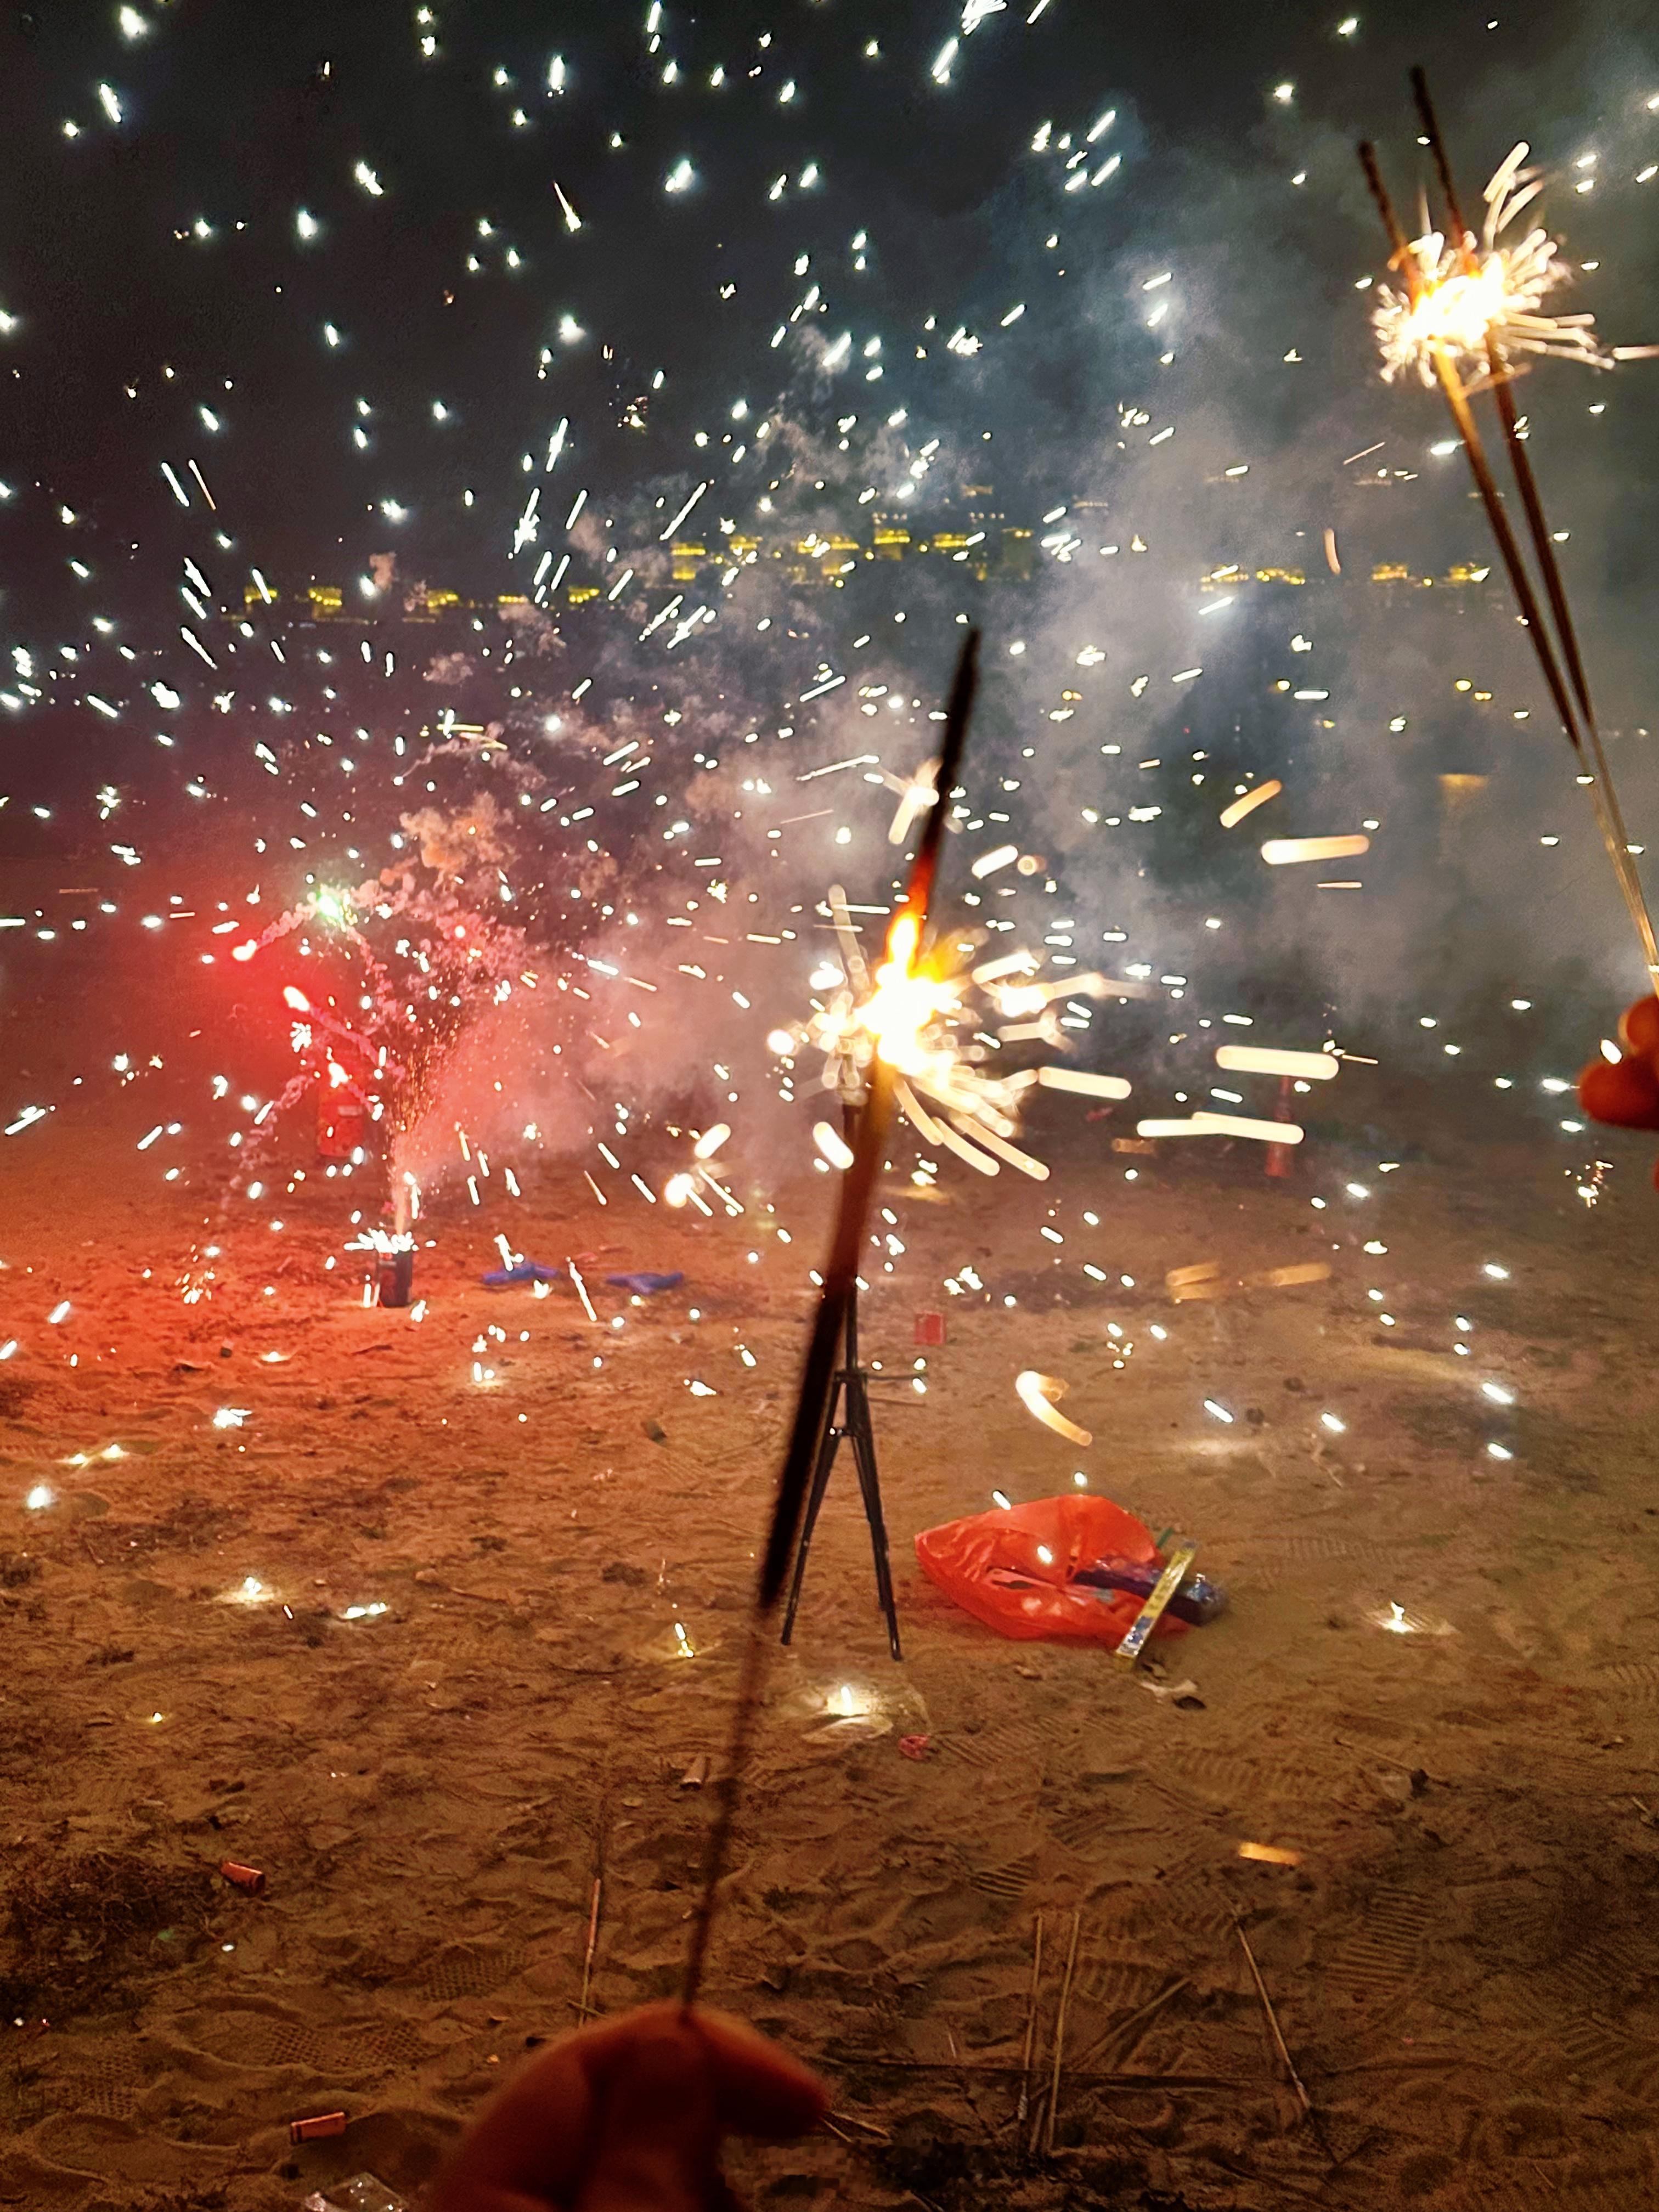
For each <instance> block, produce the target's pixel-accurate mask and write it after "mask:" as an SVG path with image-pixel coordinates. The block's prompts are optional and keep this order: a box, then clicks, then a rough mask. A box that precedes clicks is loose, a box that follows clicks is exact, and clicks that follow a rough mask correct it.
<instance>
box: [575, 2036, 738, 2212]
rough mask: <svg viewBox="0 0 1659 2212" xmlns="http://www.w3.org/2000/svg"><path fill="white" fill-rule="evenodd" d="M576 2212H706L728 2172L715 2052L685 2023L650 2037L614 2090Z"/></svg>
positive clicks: (614, 2079)
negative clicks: (722, 2158)
mask: <svg viewBox="0 0 1659 2212" xmlns="http://www.w3.org/2000/svg"><path fill="white" fill-rule="evenodd" d="M595 2135H596V2141H595V2145H594V2151H593V2157H592V2164H591V2165H590V2166H589V2167H588V2171H587V2176H586V2181H585V2183H584V2185H583V2187H582V2189H581V2191H580V2194H579V2195H578V2197H577V2198H576V2212H705V2208H706V2207H707V2206H708V2204H709V2203H710V2202H711V2201H713V2200H714V2192H715V2188H716V2181H717V2177H718V2174H719V2171H720V2121H719V2118H718V2115H717V2112H716V2109H715V2098H714V2079H713V2075H712V2071H711V2069H710V2064H709V2059H708V2052H707V2051H706V2050H705V2049H704V2047H703V2045H702V2041H701V2039H699V2038H698V2036H697V2035H696V2033H695V2031H694V2030H692V2029H690V2028H689V2027H682V2026H681V2025H680V2024H679V2023H678V2021H665V2022H664V2023H663V2024H662V2026H661V2027H658V2028H656V2029H653V2030H652V2031H650V2032H648V2033H641V2034H640V2035H639V2036H638V2037H637V2038H636V2039H635V2041H634V2042H633V2043H632V2045H630V2046H629V2049H628V2050H627V2051H626V2052H625V2053H623V2055H622V2057H621V2058H620V2061H619V2063H618V2064H617V2069H616V2071H615V2072H614V2073H613V2074H612V2075H611V2081H609V2083H608V2084H607V2086H606V2089H605V2096H604V2101H603V2104H602V2106H601V2109H600V2113H599V2126H598V2128H597V2130H595Z"/></svg>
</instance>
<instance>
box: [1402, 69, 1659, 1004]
mask: <svg viewBox="0 0 1659 2212" xmlns="http://www.w3.org/2000/svg"><path fill="white" fill-rule="evenodd" d="M1425 96H1426V95H1425ZM1425 135H1430V136H1432V134H1429V133H1426V132H1425ZM1440 158H1441V159H1442V160H1443V158H1444V157H1443V152H1442V155H1441V156H1440ZM1359 161H1360V166H1361V167H1362V168H1363V169H1364V173H1365V181H1366V183H1367V185H1369V186H1370V192H1371V197H1372V198H1373V199H1374V200H1375V201H1376V207H1377V211H1378V213H1379V214H1380V215H1381V216H1382V218H1383V228H1384V229H1385V230H1386V231H1387V233H1388V236H1389V245H1390V246H1391V247H1392V249H1393V260H1394V263H1395V265H1397V266H1398V267H1399V269H1400V270H1401V273H1402V275H1403V276H1404V278H1405V281H1406V284H1407V289H1408V291H1409V293H1410V295H1411V296H1412V299H1413V302H1414V301H1416V300H1417V299H1418V298H1419V296H1420V295H1421V291H1422V289H1423V288H1422V279H1421V276H1420V272H1419V269H1418V265H1417V260H1416V257H1415V255H1413V252H1412V251H1411V246H1410V241H1409V240H1407V236H1406V234H1405V230H1404V228H1403V227H1402V225H1401V221H1400V218H1399V216H1398V215H1397V214H1396V213H1395V207H1394V203H1393V201H1392V200H1391V199H1390V197H1389V191H1388V187H1387V185H1385V184H1384V183H1383V176H1382V172H1381V170H1380V169H1379V167H1377V161H1376V148H1375V147H1374V146H1373V145H1371V144H1370V142H1369V141H1367V142H1366V143H1364V144H1362V145H1361V147H1360V149H1359ZM1445 176H1449V170H1446V171H1444V172H1443V178H1444V177H1445ZM1451 219H1452V221H1453V222H1454V223H1455V224H1456V223H1458V221H1459V219H1458V216H1457V215H1456V212H1455V207H1454V211H1453V214H1452V218H1451ZM1460 233H1461V225H1460ZM1465 235H1466V234H1465ZM1488 347H1489V356H1490V353H1491V352H1492V351H1493V350H1495V349H1492V347H1491V341H1490V339H1489V340H1488ZM1431 350H1432V352H1433V356H1434V364H1435V368H1436V370H1437V374H1438V375H1439V378H1440V384H1441V388H1442V390H1443V392H1444V393H1445V395H1446V403H1447V404H1448V406H1449V408H1450V410H1451V414H1452V420H1453V422H1455V425H1456V428H1457V432H1458V435H1459V437H1460V438H1461V439H1462V445H1463V450H1464V452H1465V453H1467V454H1468V462H1469V468H1470V471H1471V473H1472V474H1473V476H1474V481H1475V485H1476V488H1477V489H1478V490H1479V492H1480V499H1481V503H1482V505H1483V506H1484V507H1485V508H1486V519H1487V520H1488V521H1489V522H1490V523H1491V525H1492V536H1493V538H1495V539H1496V540H1497V544H1498V552H1499V554H1500V555H1501V556H1502V558H1503V562H1504V568H1505V570H1506V571H1507V573H1508V575H1509V580H1510V586H1511V588H1512V589H1513V591H1514V592H1515V596H1516V600H1517V602H1518V603H1519V605H1520V608H1521V614H1522V621H1523V622H1524V623H1525V625H1526V629H1527V635H1528V638H1529V639H1530V640H1531V642H1532V647H1533V651H1534V653H1535V655H1536V656H1537V659H1538V665H1539V667H1540V669H1541V671H1542V673H1543V677H1544V681H1545V684H1546V685H1547V689H1548V690H1549V695H1550V699H1551V702H1552V703H1553V706H1554V708H1555V711H1556V714H1557V716H1558V718H1559V720H1560V724H1561V727H1562V729H1563V730H1564V732H1565V734H1566V738H1567V742H1568V743H1569V744H1571V747H1572V749H1573V751H1574V752H1575V753H1576V754H1577V756H1578V758H1579V760H1580V763H1584V762H1585V759H1586V754H1585V744H1584V736H1583V731H1581V728H1580V726H1579V716H1578V714H1577V713H1576V712H1575V709H1574V705H1573V701H1572V698H1571V696H1570V695H1569V691H1568V687H1567V682H1566V679H1565V677H1564V676H1563V674H1562V671H1561V665H1560V662H1559V660H1558V659H1557V657H1556V651H1555V647H1554V644H1553V641H1552V639H1551V635H1550V633H1549V631H1548V629H1547V628H1546V626H1545V623H1544V616H1543V610H1542V608H1541V605H1540V604H1539V599H1538V594H1537V592H1536V590H1535V589H1534V585H1533V580H1532V578H1531V575H1530V574H1528V569H1527V567H1526V563H1525V562H1524V560H1523V558H1522V552H1521V547H1520V544H1519V543H1518V541H1517V540H1516V535H1515V532H1514V529H1513V527H1512V526H1511V525H1510V519H1509V516H1508V514H1507V513H1505V511H1504V504H1503V495H1502V494H1501V493H1500V492H1499V490H1498V483H1497V479H1496V478H1495V477H1493V475H1492V464H1491V462H1490V461H1489V460H1488V459H1487V458H1486V446H1485V443H1484V441H1482V439H1481V436H1480V430H1479V428H1478V427H1477V425H1476V423H1475V420H1474V412H1473V410H1472V409H1471V408H1470V406H1469V402H1468V393H1467V392H1465V391H1464V389H1463V385H1462V380H1461V379H1460V378H1459V376H1458V374H1457V370H1456V368H1455V365H1454V363H1453V362H1452V360H1451V358H1450V356H1449V353H1448V352H1447V351H1446V349H1445V348H1444V347H1443V346H1440V345H1434V346H1432V348H1431ZM1499 368H1500V370H1501V374H1500V375H1499V377H1498V380H1497V382H1498V389H1499V390H1502V391H1504V392H1506V393H1507V385H1508V374H1509V372H1508V370H1507V368H1504V366H1503V365H1502V363H1501V362H1500V363H1499ZM1510 419H1511V420H1512V404H1511V416H1510ZM1506 428H1507V424H1506ZM1517 453H1520V454H1521V457H1522V458H1521V460H1520V462H1519V463H1518V464H1517V465H1516V476H1517V480H1518V481H1521V480H1522V477H1521V472H1522V468H1523V467H1524V468H1525V469H1526V477H1525V479H1524V481H1523V482H1522V501H1523V504H1526V505H1527V507H1528V521H1529V523H1532V526H1533V535H1534V543H1535V544H1537V543H1538V541H1540V540H1541V541H1542V547H1543V548H1547V546H1548V544H1549V535H1548V532H1547V530H1546V529H1544V528H1543V527H1542V523H1543V513H1542V508H1541V506H1540V507H1538V509H1537V517H1536V520H1535V521H1534V520H1533V513H1532V509H1533V507H1534V504H1535V502H1536V500H1537V487H1536V483H1535V482H1534V481H1533V479H1532V477H1531V470H1530V466H1529V465H1528V464H1527V463H1526V461H1525V455H1524V451H1523V449H1522V445H1521V441H1520V440H1519V438H1518V436H1516V435H1510V454H1511V458H1513V457H1514V456H1515V455H1516V454H1517ZM1528 483H1530V484H1531V489H1532V499H1531V500H1530V501H1528V495H1527V489H1526V487H1527V484H1528ZM1539 561H1540V566H1541V568H1542V569H1543V571H1544V574H1545V577H1546V580H1547V582H1548V579H1549V578H1550V576H1551V575H1552V574H1554V576H1555V580H1556V589H1557V590H1558V591H1559V589H1560V582H1559V569H1558V568H1556V564H1555V562H1554V561H1553V556H1552V555H1549V554H1547V552H1545V551H1544V550H1540V553H1539ZM1551 598H1552V605H1554V593H1553V592H1552V594H1551ZM1561 605H1562V606H1563V608H1565V593H1563V595H1562V600H1561ZM1569 626H1570V625H1569ZM1566 634H1567V633H1566V632H1565V631H1564V636H1565V635H1566ZM1576 653H1577V641H1576V638H1575V641H1574V654H1575V656H1576ZM1579 675H1580V677H1581V678H1582V664H1581V665H1580V670H1579ZM1578 688H1579V685H1578V684H1577V683H1576V684H1575V686H1574V689H1575V690H1577V689H1578ZM1586 703H1587V702H1586ZM1585 720H1586V722H1587V725H1588V726H1589V729H1590V730H1591V732H1594V731H1595V724H1594V720H1593V718H1591V717H1590V716H1589V715H1588V714H1586V717H1585ZM1589 758H1590V761H1591V762H1592V763H1593V764H1594V767H1595V769H1599V770H1600V773H1599V774H1592V775H1591V780H1590V798H1591V803H1592V805H1594V807H1595V815H1596V823H1597V826H1598V828H1599V829H1601V839H1602V842H1603V844H1604V845H1605V846H1606V848H1607V858H1608V860H1609V862H1610V863H1611V865H1612V867H1613V876H1614V879H1615V881H1616V882H1617V883H1618V885H1619V889H1620V894H1621V896H1623V898H1624V901H1625V904H1626V908H1627V909H1628V911H1629V913H1630V916H1631V919H1632V922H1633V923H1634V924H1635V927H1636V933H1637V936H1638V939H1639V940H1640V942H1641V945H1642V954H1643V958H1644V963H1646V965H1647V967H1648V969H1649V971H1650V973H1651V974H1655V975H1659V941H1656V939H1655V936H1654V931H1653V925H1652V922H1651V920H1650V917H1649V915H1648V911H1647V903H1646V901H1645V898H1644V896H1643V892H1642V887H1641V884H1640V883H1639V881H1638V879H1637V877H1636V873H1635V870H1634V868H1633V867H1632V864H1631V859H1630V855H1629V854H1628V852H1627V851H1626V846H1627V844H1628V842H1629V841H1628V838H1627V837H1626V836H1625V834H1624V832H1623V825H1622V819H1621V817H1620V814H1619V811H1618V805H1617V800H1616V799H1613V800H1612V801H1611V804H1609V794H1610V778H1609V776H1608V774H1607V763H1606V757H1605V755H1604V754H1603V752H1602V750H1601V739H1600V737H1599V735H1594V737H1593V744H1592V750H1591V753H1590V756H1589Z"/></svg>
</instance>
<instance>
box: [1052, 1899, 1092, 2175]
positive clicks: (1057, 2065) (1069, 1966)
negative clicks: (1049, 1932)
mask: <svg viewBox="0 0 1659 2212" xmlns="http://www.w3.org/2000/svg"><path fill="white" fill-rule="evenodd" d="M1082 1930H1083V1915H1082V1913H1081V1912H1080V1911H1079V1912H1074V1913H1073V1915H1072V1942H1071V1948H1070V1949H1069V1950H1068V1951H1067V1952H1066V1978H1065V1980H1064V1981H1063V1982H1062V1983H1061V1984H1060V2010H1059V2012H1058V2013H1057V2014H1056V2015H1055V2016H1054V2076H1053V2079H1052V2080H1051V2081H1049V2084H1048V2118H1047V2120H1046V2121H1045V2123H1044V2124H1043V2130H1042V2148H1043V2149H1044V2151H1045V2152H1046V2153H1047V2154H1048V2156H1049V2157H1050V2158H1052V2157H1053V2156H1054V2121H1055V2118H1057V2117H1058V2114H1059V2111H1060V2069H1061V2068H1062V2067H1063V2066H1064V2064H1065V2063H1066V2015H1067V2014H1068V2012H1069V2011H1070V2010H1071V2005H1072V1976H1073V1973H1074V1972H1076V1971H1077V1939H1078V1937H1079V1935H1080V1934H1081V1933H1082Z"/></svg>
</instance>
